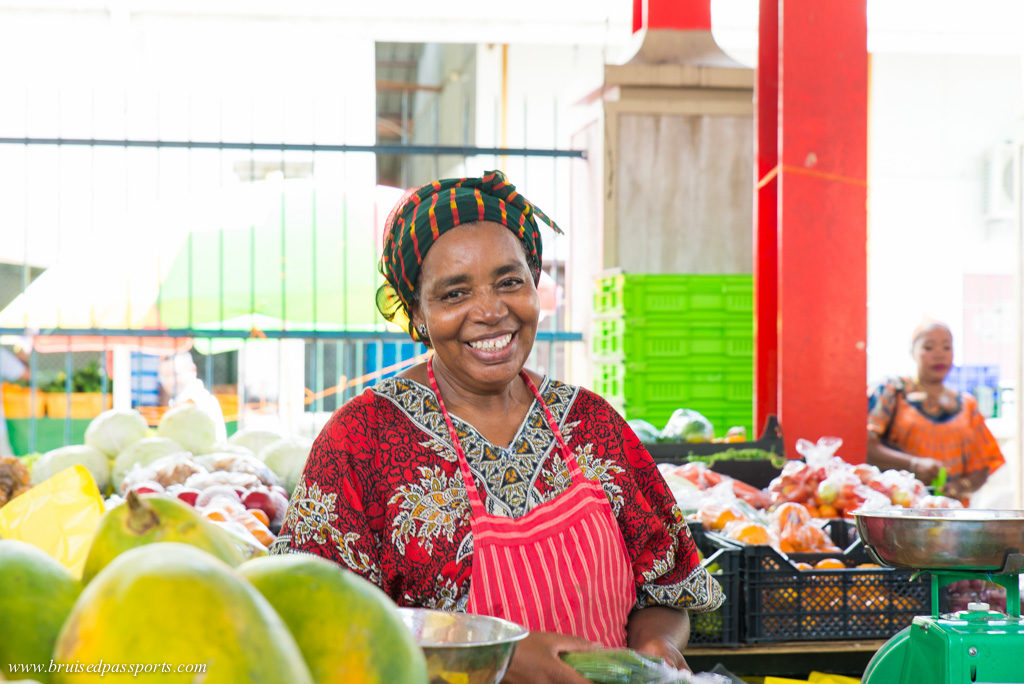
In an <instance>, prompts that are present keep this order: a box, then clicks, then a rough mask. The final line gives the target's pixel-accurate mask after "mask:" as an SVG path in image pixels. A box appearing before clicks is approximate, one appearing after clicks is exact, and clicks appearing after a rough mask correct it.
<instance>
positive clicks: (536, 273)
mask: <svg viewBox="0 0 1024 684" xmlns="http://www.w3.org/2000/svg"><path fill="white" fill-rule="evenodd" d="M537 218H540V219H541V220H543V221H544V222H545V223H547V224H548V225H549V226H551V229H552V230H554V231H555V232H556V233H561V232H562V231H561V229H560V228H559V227H558V225H557V224H556V223H555V222H554V221H552V220H551V219H549V218H548V217H547V215H546V214H544V212H542V211H541V210H540V209H538V208H537V207H535V206H534V205H533V204H531V203H530V201H529V200H527V199H526V198H525V197H523V196H522V195H520V194H519V193H518V192H517V191H516V188H515V186H514V185H512V184H511V183H509V182H508V179H506V178H505V174H503V173H502V172H501V171H488V172H487V173H485V174H484V175H483V176H482V177H480V178H446V179H442V180H436V181H434V182H433V183H429V184H427V185H424V186H422V187H419V188H415V189H412V190H409V191H408V192H406V193H405V195H403V196H402V199H400V200H399V201H398V204H396V205H395V208H394V209H392V210H391V214H390V215H388V219H387V222H386V223H385V224H384V249H383V255H382V256H381V259H380V272H381V273H382V274H383V275H384V278H385V279H386V280H387V282H386V283H385V284H384V285H381V287H380V289H378V290H377V308H378V309H380V312H381V314H382V315H383V316H384V318H386V319H387V320H389V321H391V322H392V323H395V324H396V325H399V326H401V327H403V328H405V329H406V330H408V331H409V334H410V335H412V338H413V339H414V340H417V341H419V339H420V336H419V333H417V332H416V330H415V329H413V326H412V321H411V320H410V315H409V312H410V311H411V310H412V303H413V301H414V300H415V289H416V281H417V279H418V278H419V274H420V268H421V267H422V266H423V258H424V257H425V256H426V255H427V251H428V250H429V249H430V247H431V246H432V245H433V244H434V242H436V241H437V239H438V238H439V237H441V235H443V234H444V233H445V232H447V231H449V230H451V229H452V228H454V227H455V226H458V225H460V224H463V223H474V222H477V221H493V222H494V223H500V224H501V225H503V226H505V227H506V228H508V229H509V230H511V231H512V232H513V233H515V234H516V237H518V238H519V240H520V241H521V242H522V243H523V246H524V247H525V249H526V257H527V263H528V264H529V265H530V270H531V271H532V273H533V280H534V283H536V282H537V281H538V280H539V279H540V267H541V239H540V230H539V228H538V226H537V220H536V219H537Z"/></svg>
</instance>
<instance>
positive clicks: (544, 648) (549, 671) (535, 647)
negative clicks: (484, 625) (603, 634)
mask: <svg viewBox="0 0 1024 684" xmlns="http://www.w3.org/2000/svg"><path fill="white" fill-rule="evenodd" d="M595 648H601V645H600V644H595V643H594V642H592V641H587V640H586V639H580V638H579V637H574V636H567V635H565V634H559V633H557V632H530V634H529V635H527V637H526V638H525V639H523V640H522V641H520V642H519V645H518V646H516V652H515V653H514V654H513V655H512V662H511V663H510V664H509V667H508V671H507V672H506V673H505V677H504V679H502V680H501V681H502V682H505V683H506V684H521V683H523V684H588V680H587V679H585V678H584V677H583V676H582V675H580V674H579V673H578V672H576V670H574V669H572V668H571V667H569V666H568V665H566V664H565V662H564V661H563V660H562V659H561V658H560V657H559V654H560V653H566V652H568V651H591V650H593V649H595Z"/></svg>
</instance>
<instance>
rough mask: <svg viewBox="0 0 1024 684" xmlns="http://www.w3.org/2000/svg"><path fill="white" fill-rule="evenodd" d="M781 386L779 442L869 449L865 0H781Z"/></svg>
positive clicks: (852, 455)
mask: <svg viewBox="0 0 1024 684" xmlns="http://www.w3.org/2000/svg"><path fill="white" fill-rule="evenodd" d="M778 6H779V12H778V17H779V41H778V45H779V55H778V71H777V74H778V88H779V94H778V122H779V125H778V131H779V140H778V157H779V159H778V161H779V164H778V172H777V174H778V177H777V182H778V274H779V280H778V283H779V289H778V309H779V338H778V388H779V420H780V422H781V423H782V429H783V434H784V435H785V438H786V450H787V453H791V454H795V448H794V445H795V442H796V440H797V438H800V437H803V438H806V439H810V440H812V441H814V440H817V439H818V437H820V436H822V435H836V436H839V437H841V438H842V439H843V447H842V449H840V452H839V453H840V455H841V456H843V457H844V458H845V459H846V460H848V461H851V462H863V461H864V459H865V455H866V440H867V436H866V432H867V431H866V427H865V424H866V412H867V400H866V397H865V391H866V382H867V380H866V353H865V339H866V334H867V277H866V275H867V182H866V179H867V85H868V78H867V77H868V56H867V13H866V0H843V2H821V0H779V3H778Z"/></svg>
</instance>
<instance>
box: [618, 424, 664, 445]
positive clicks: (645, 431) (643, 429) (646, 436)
mask: <svg viewBox="0 0 1024 684" xmlns="http://www.w3.org/2000/svg"><path fill="white" fill-rule="evenodd" d="M626 425H628V426H629V427H630V429H631V430H632V431H633V432H634V433H635V434H636V436H637V439H639V440H640V443H641V444H654V443H655V442H657V441H658V437H659V436H660V435H661V432H660V431H659V430H658V428H656V427H654V425H652V424H651V423H648V422H647V421H646V420H640V419H639V418H634V419H633V420H627V421H626Z"/></svg>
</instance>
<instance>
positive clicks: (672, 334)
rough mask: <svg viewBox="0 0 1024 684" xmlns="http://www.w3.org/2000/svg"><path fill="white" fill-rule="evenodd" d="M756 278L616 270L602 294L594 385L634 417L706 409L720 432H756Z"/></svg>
mask: <svg viewBox="0 0 1024 684" xmlns="http://www.w3.org/2000/svg"><path fill="white" fill-rule="evenodd" d="M753 311H754V291H753V280H752V276H750V275H676V274H657V275H634V274H625V273H611V274H607V275H605V276H602V277H601V278H599V279H598V281H597V283H596V287H595V293H594V327H593V332H592V351H593V355H592V358H593V359H594V369H593V370H594V373H593V386H594V390H595V391H596V392H597V393H598V394H600V395H601V396H603V397H604V398H605V399H607V400H608V401H609V402H610V403H611V404H612V405H613V406H615V407H616V408H617V409H619V410H620V411H621V412H622V413H623V415H624V416H625V417H626V418H628V419H634V418H636V419H643V420H646V421H648V422H650V423H652V424H654V426H655V427H657V428H659V429H660V428H662V427H664V425H665V423H666V422H668V419H669V417H670V416H671V415H672V412H673V411H674V410H675V409H677V408H689V409H693V410H695V411H699V412H700V413H702V414H703V415H704V416H706V417H707V418H708V420H710V421H711V423H712V424H713V425H714V426H715V431H716V433H717V434H718V435H722V434H723V433H724V432H725V430H727V429H728V428H729V427H731V426H733V425H742V426H744V427H746V429H747V434H748V435H753V434H754V432H753V426H752V413H753V378H754V371H753V360H754V318H753V315H754V314H753Z"/></svg>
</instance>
